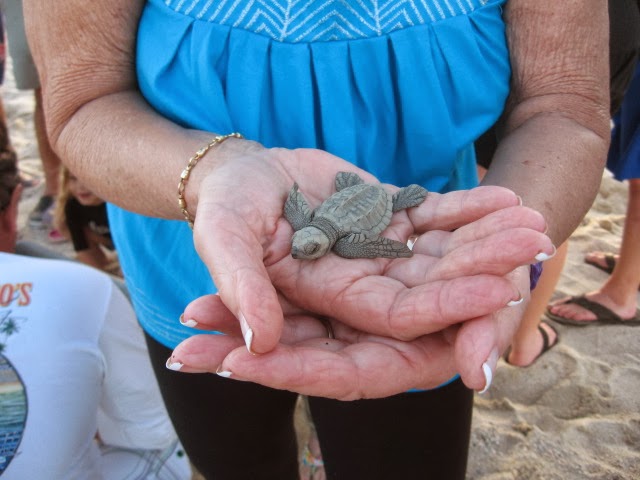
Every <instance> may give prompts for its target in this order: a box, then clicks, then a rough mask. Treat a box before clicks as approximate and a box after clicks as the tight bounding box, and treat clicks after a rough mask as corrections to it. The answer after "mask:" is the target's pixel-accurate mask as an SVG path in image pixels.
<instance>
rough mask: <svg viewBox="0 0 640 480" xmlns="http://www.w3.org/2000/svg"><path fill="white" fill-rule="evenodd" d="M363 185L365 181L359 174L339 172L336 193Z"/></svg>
mask: <svg viewBox="0 0 640 480" xmlns="http://www.w3.org/2000/svg"><path fill="white" fill-rule="evenodd" d="M361 183H364V180H362V179H361V178H360V177H359V176H358V174H357V173H351V172H338V173H337V174H336V192H339V191H340V190H344V189H345V188H347V187H353V186H354V185H360V184H361Z"/></svg>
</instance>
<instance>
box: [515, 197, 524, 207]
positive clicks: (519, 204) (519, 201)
mask: <svg viewBox="0 0 640 480" xmlns="http://www.w3.org/2000/svg"><path fill="white" fill-rule="evenodd" d="M516 197H518V206H519V207H521V206H522V205H524V202H523V201H522V197H521V196H520V195H516Z"/></svg>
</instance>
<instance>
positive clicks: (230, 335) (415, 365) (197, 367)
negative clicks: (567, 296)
mask: <svg viewBox="0 0 640 480" xmlns="http://www.w3.org/2000/svg"><path fill="white" fill-rule="evenodd" d="M282 305H283V307H284V311H285V322H284V329H283V331H282V336H281V342H280V343H279V344H278V345H277V346H276V348H275V349H273V350H272V351H270V352H268V353H265V354H262V355H252V354H250V353H249V352H248V351H247V349H246V348H245V346H244V342H243V339H242V332H241V329H240V327H239V326H238V322H237V321H236V318H235V316H234V315H233V314H232V313H231V312H230V311H229V310H228V309H227V308H226V307H225V306H224V304H223V303H222V301H221V299H220V297H219V296H217V295H209V296H205V297H202V298H200V299H198V300H197V301H196V302H193V303H192V304H191V305H189V307H188V308H187V310H186V311H185V316H184V317H183V318H184V319H186V320H184V322H185V323H188V324H189V325H191V326H193V327H195V328H196V329H200V330H217V331H219V332H222V333H223V335H195V336H193V337H190V338H189V339H187V340H185V341H184V342H182V343H181V344H180V345H179V346H178V347H177V348H176V349H175V350H174V353H173V355H172V357H171V358H170V359H169V360H168V362H167V365H168V366H169V368H172V369H174V370H177V369H179V370H180V371H182V372H187V373H189V372H191V373H194V372H216V373H218V374H219V375H221V376H223V377H228V378H230V379H231V380H236V381H252V382H256V383H259V384H262V385H265V386H268V387H272V388H277V389H284V390H290V391H294V392H297V393H301V394H305V395H314V396H322V397H328V398H336V399H340V400H354V399H361V398H380V397H386V396H390V395H394V394H397V393H401V392H405V391H407V390H410V389H414V388H418V389H429V388H435V387H437V386H438V385H441V384H442V383H444V382H447V381H448V380H449V379H451V378H452V377H453V376H454V375H455V374H456V373H460V375H461V377H462V380H463V381H464V383H465V384H466V385H467V386H468V387H470V388H473V389H476V390H481V389H485V388H487V387H488V386H489V384H490V381H491V377H492V375H493V372H494V371H495V366H496V363H497V352H498V349H500V351H502V349H504V348H505V347H506V345H507V344H508V343H509V338H510V335H512V334H513V332H514V331H515V329H516V328H517V325H518V318H519V317H520V316H521V314H522V311H520V308H524V302H523V303H522V304H521V306H516V307H506V308H504V309H502V310H501V311H499V312H496V313H494V314H491V315H486V316H483V317H480V318H477V319H474V320H472V321H469V322H466V323H464V324H463V325H462V326H461V327H450V328H448V329H445V330H443V331H439V332H434V333H432V334H429V335H423V336H421V337H418V338H416V339H413V340H411V341H401V340H395V339H391V338H388V337H383V336H379V335H373V334H369V333H366V332H362V331H359V330H357V329H354V328H352V327H349V326H348V325H345V324H344V323H342V322H339V321H337V320H335V319H328V318H322V319H321V320H319V319H318V317H317V315H313V314H308V313H306V312H303V311H300V310H298V309H297V308H296V307H293V306H291V305H289V304H288V303H287V302H286V301H285V300H282ZM195 319H197V320H195ZM196 322H197V323H196ZM328 325H329V326H328ZM497 345H501V346H500V347H498V346H497ZM492 350H496V351H495V353H493V355H492ZM487 369H489V372H487Z"/></svg>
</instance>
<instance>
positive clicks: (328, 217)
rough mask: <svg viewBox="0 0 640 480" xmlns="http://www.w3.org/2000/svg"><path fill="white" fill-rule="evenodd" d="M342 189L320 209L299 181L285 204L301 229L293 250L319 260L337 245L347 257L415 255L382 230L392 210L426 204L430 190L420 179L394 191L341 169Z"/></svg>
mask: <svg viewBox="0 0 640 480" xmlns="http://www.w3.org/2000/svg"><path fill="white" fill-rule="evenodd" d="M335 184H336V193H334V194H333V195H331V196H330V197H329V198H327V199H326V200H325V201H324V202H322V204H321V205H320V206H319V207H318V208H316V209H315V210H313V211H312V210H311V209H310V208H309V205H308V204H307V201H306V200H305V199H304V197H303V196H302V194H301V193H300V192H299V191H298V184H297V183H296V184H294V185H293V188H292V189H291V192H289V197H288V198H287V201H286V203H285V205H284V215H285V217H286V219H287V220H288V221H289V223H290V224H291V226H292V227H293V229H294V230H295V233H294V234H293V238H292V240H291V256H292V257H293V258H297V259H307V260H313V259H316V258H319V257H321V256H323V255H324V254H326V253H327V252H329V250H333V251H334V252H335V253H337V254H338V255H340V256H341V257H345V258H376V257H386V258H398V257H410V256H411V255H412V252H411V250H410V249H409V247H407V245H406V244H405V243H403V242H399V241H397V240H391V239H390V238H386V237H381V236H379V235H380V233H382V231H383V230H384V229H385V228H387V227H388V226H389V223H390V222H391V214H392V213H394V212H397V211H399V210H402V209H405V208H410V207H415V206H417V205H420V204H421V203H422V202H423V201H424V199H425V198H426V196H427V190H426V189H424V188H423V187H421V186H420V185H409V186H408V187H405V188H401V189H400V190H398V191H397V192H396V193H395V194H394V195H391V194H389V193H387V191H386V190H385V189H384V188H383V187H382V186H381V185H372V184H368V183H364V181H363V180H362V179H361V178H360V177H359V176H358V175H357V174H355V173H348V172H339V173H338V174H337V175H336V180H335Z"/></svg>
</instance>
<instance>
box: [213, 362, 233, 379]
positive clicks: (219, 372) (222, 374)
mask: <svg viewBox="0 0 640 480" xmlns="http://www.w3.org/2000/svg"><path fill="white" fill-rule="evenodd" d="M216 375H218V376H220V377H223V378H229V377H230V376H231V372H230V371H229V370H222V365H220V366H219V367H218V369H217V370H216Z"/></svg>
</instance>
